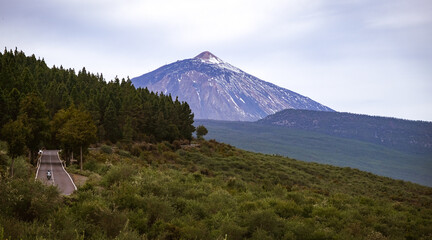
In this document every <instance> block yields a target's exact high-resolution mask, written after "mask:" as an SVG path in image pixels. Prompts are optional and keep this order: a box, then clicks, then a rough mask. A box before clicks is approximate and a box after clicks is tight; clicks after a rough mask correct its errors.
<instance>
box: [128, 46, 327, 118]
mask: <svg viewBox="0 0 432 240" xmlns="http://www.w3.org/2000/svg"><path fill="white" fill-rule="evenodd" d="M131 81H132V84H133V85H134V86H135V87H143V88H144V87H147V88H148V89H149V90H150V91H155V92H163V93H164V94H171V95H173V96H178V97H179V100H181V101H186V102H188V104H189V105H190V106H191V109H192V110H193V112H194V114H195V118H197V119H215V120H234V121H255V120H258V119H261V118H263V117H265V116H267V115H269V114H273V113H276V112H278V111H280V110H283V109H287V108H288V109H289V108H295V109H310V110H318V111H334V110H333V109H331V108H329V107H326V106H324V105H322V104H320V103H318V102H315V101H313V100H312V99H310V98H308V97H305V96H303V95H300V94H298V93H295V92H293V91H291V90H288V89H285V88H282V87H279V86H277V85H275V84H272V83H269V82H266V81H264V80H261V79H259V78H257V77H254V76H253V75H250V74H248V73H246V72H244V71H242V70H241V69H239V68H237V67H235V66H233V65H231V64H229V63H227V62H224V61H223V60H221V59H220V58H218V57H216V56H215V55H214V54H212V53H211V52H209V51H205V52H202V53H200V54H198V55H197V56H196V57H194V58H190V59H184V60H179V61H177V62H174V63H170V64H167V65H165V66H162V67H160V68H158V69H156V70H154V71H152V72H149V73H146V74H143V75H141V76H139V77H135V78H132V79H131Z"/></svg>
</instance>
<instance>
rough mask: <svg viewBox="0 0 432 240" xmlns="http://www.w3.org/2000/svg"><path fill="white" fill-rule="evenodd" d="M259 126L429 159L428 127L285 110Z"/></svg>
mask: <svg viewBox="0 0 432 240" xmlns="http://www.w3.org/2000/svg"><path fill="white" fill-rule="evenodd" d="M258 123H260V124H265V125H277V126H284V127H287V128H292V129H301V130H307V131H314V132H319V133H323V134H328V135H331V136H337V137H343V138H350V139H355V140H360V141H365V142H369V143H373V144H378V145H382V146H386V147H389V148H392V149H395V150H398V151H403V152H410V153H428V154H429V155H431V159H432V123H431V122H423V121H410V120H403V119H396V118H388V117H377V116H368V115H361V114H352V113H340V112H320V111H307V110H292V109H287V110H283V111H280V112H278V113H276V114H273V115H269V116H267V117H266V118H264V119H261V120H259V121H258Z"/></svg>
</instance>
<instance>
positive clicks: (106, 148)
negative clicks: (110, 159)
mask: <svg viewBox="0 0 432 240" xmlns="http://www.w3.org/2000/svg"><path fill="white" fill-rule="evenodd" d="M100 150H101V151H102V152H104V153H107V154H111V153H112V152H113V151H112V148H111V147H110V146H107V145H102V146H101V147H100Z"/></svg>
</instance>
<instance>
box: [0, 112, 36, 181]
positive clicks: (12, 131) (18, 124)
mask: <svg viewBox="0 0 432 240" xmlns="http://www.w3.org/2000/svg"><path fill="white" fill-rule="evenodd" d="M1 135H2V138H3V139H4V140H6V142H7V143H8V153H9V155H10V156H11V158H12V162H11V167H10V175H11V176H12V177H13V175H14V164H15V158H16V157H18V156H20V155H23V154H24V151H25V150H24V147H25V145H26V138H28V136H29V129H28V128H27V127H26V125H25V124H24V122H23V119H22V118H18V119H17V120H15V121H9V122H8V123H7V124H5V125H4V126H3V128H2V129H1Z"/></svg>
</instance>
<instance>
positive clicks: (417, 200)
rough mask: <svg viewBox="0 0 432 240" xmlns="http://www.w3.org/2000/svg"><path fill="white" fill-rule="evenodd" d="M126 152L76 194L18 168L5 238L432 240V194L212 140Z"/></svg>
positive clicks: (93, 154) (4, 215) (0, 225)
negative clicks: (45, 183) (63, 193)
mask: <svg viewBox="0 0 432 240" xmlns="http://www.w3.org/2000/svg"><path fill="white" fill-rule="evenodd" d="M119 147H120V148H117V147H116V148H113V147H111V146H106V145H103V146H101V147H99V148H96V149H94V150H91V151H90V152H89V153H88V154H87V155H86V157H85V164H84V170H83V171H80V170H78V168H77V167H76V166H75V165H73V166H72V167H70V168H69V170H70V171H71V172H73V173H74V174H75V176H78V174H79V175H81V176H85V178H87V180H86V182H85V184H83V185H81V186H80V187H79V188H78V191H76V192H75V193H74V194H72V195H71V196H60V195H59V194H58V192H57V191H56V189H55V188H53V187H46V186H43V185H42V184H41V183H39V182H38V181H34V180H33V177H32V174H33V173H32V172H31V171H30V170H31V168H30V167H29V165H28V164H26V162H25V161H24V160H23V159H22V160H18V161H17V162H18V163H17V166H18V167H17V168H18V170H17V172H18V173H19V174H17V175H16V176H15V177H14V178H8V177H5V176H4V174H3V175H2V178H1V181H0V185H1V186H0V239H20V238H22V239H430V238H431V237H432V189H431V188H428V187H424V186H421V185H417V184H412V183H408V182H404V181H400V180H393V179H390V178H386V177H380V176H376V175H373V174H371V173H367V172H362V171H359V170H356V169H351V168H340V167H334V166H330V165H322V164H317V163H307V162H302V161H297V160H294V159H290V158H286V157H282V156H275V155H265V154H258V153H252V152H248V151H243V150H239V149H237V148H235V147H232V146H230V145H227V144H222V143H217V142H215V141H203V140H202V141H199V142H194V145H182V143H181V142H178V141H177V142H174V143H172V144H170V143H167V142H162V143H158V144H150V143H144V142H142V143H135V144H133V145H126V146H125V145H123V146H119ZM3 152H4V151H3ZM8 161H10V159H9V157H8V156H6V155H5V154H4V153H3V154H2V155H1V163H2V165H3V166H8V164H7V162H8ZM81 178H84V177H81Z"/></svg>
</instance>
